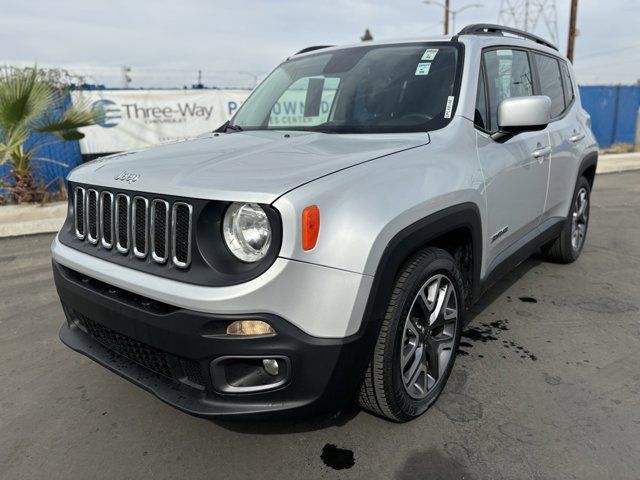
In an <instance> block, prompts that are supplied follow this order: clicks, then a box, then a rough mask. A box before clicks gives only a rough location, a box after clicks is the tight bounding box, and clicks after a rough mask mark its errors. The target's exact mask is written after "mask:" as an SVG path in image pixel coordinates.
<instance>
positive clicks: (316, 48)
mask: <svg viewBox="0 0 640 480" xmlns="http://www.w3.org/2000/svg"><path fill="white" fill-rule="evenodd" d="M330 47H333V45H314V46H313V47H307V48H303V49H302V50H300V51H299V52H296V53H294V54H293V55H294V56H295V55H301V54H303V53H308V52H313V51H314V50H321V49H323V48H330Z"/></svg>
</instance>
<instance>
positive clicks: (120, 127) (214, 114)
mask: <svg viewBox="0 0 640 480" xmlns="http://www.w3.org/2000/svg"><path fill="white" fill-rule="evenodd" d="M249 93H250V91H249V90H89V91H83V92H73V95H72V99H73V102H74V103H77V102H82V103H88V104H90V105H91V106H92V108H94V109H97V110H98V109H99V110H101V111H102V112H103V113H104V115H103V117H102V121H101V123H100V125H94V126H91V127H86V128H84V129H82V132H83V133H84V134H85V137H84V138H83V139H82V140H80V150H81V151H82V153H83V154H98V153H108V152H121V151H125V150H132V149H136V148H142V147H148V146H150V145H155V144H158V143H164V142H172V141H176V140H182V139H185V138H189V137H193V136H196V135H200V134H201V133H205V132H210V131H212V130H214V129H215V128H217V127H219V126H220V125H222V124H223V123H224V122H225V121H226V120H227V119H228V118H229V117H231V115H233V113H235V111H236V110H237V109H238V107H239V106H240V105H241V104H242V103H243V102H244V101H245V99H246V98H247V97H248V96H249Z"/></svg>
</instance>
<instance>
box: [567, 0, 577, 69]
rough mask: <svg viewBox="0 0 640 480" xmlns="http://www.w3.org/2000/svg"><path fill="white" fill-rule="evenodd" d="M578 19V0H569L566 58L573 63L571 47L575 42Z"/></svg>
mask: <svg viewBox="0 0 640 480" xmlns="http://www.w3.org/2000/svg"><path fill="white" fill-rule="evenodd" d="M577 19H578V0H571V14H570V15H569V41H568V42H567V58H568V59H569V61H570V62H571V63H573V46H574V44H575V41H576V21H577Z"/></svg>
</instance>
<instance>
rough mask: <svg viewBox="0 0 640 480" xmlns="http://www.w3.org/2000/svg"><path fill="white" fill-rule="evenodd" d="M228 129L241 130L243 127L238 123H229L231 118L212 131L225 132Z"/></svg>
mask: <svg viewBox="0 0 640 480" xmlns="http://www.w3.org/2000/svg"><path fill="white" fill-rule="evenodd" d="M228 130H231V131H232V132H241V131H242V130H244V129H243V128H242V127H241V126H240V125H234V124H233V123H231V120H227V121H226V122H224V123H223V124H222V125H221V126H220V128H218V129H217V130H214V131H216V132H221V133H225V132H227V131H228Z"/></svg>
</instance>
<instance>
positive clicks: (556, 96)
mask: <svg viewBox="0 0 640 480" xmlns="http://www.w3.org/2000/svg"><path fill="white" fill-rule="evenodd" d="M533 58H534V62H535V64H536V69H537V70H538V79H539V81H540V93H541V94H542V95H546V96H547V97H549V98H550V99H551V118H556V117H559V116H560V115H562V112H564V109H565V100H564V90H563V86H562V74H561V73H560V63H559V62H558V60H557V59H555V58H553V57H549V56H547V55H541V54H539V53H534V54H533Z"/></svg>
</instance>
